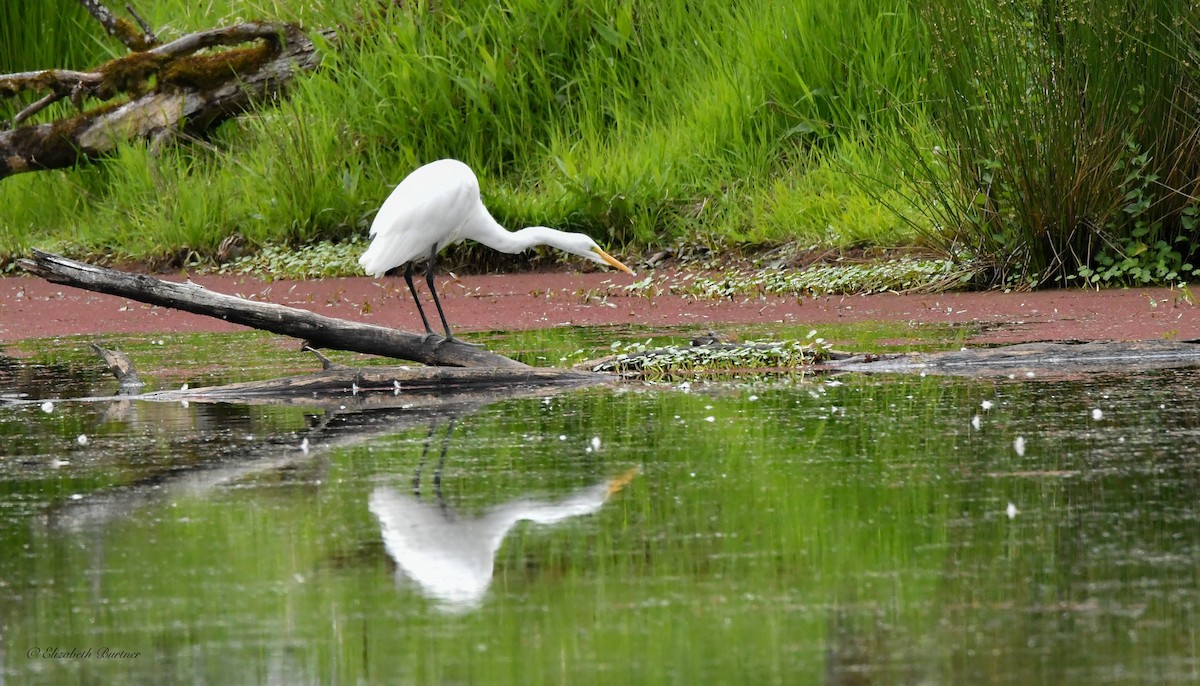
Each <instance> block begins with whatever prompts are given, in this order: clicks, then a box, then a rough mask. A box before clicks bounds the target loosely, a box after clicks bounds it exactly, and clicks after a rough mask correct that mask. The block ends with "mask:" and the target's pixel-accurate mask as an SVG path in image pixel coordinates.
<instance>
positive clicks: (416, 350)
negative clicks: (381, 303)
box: [20, 250, 567, 372]
mask: <svg viewBox="0 0 1200 686" xmlns="http://www.w3.org/2000/svg"><path fill="white" fill-rule="evenodd" d="M20 265H21V266H22V267H23V268H25V269H26V270H28V271H29V272H31V273H33V274H34V275H36V276H40V277H42V278H44V279H46V280H47V281H51V282H53V283H61V284H66V285H68V286H74V287H76V288H83V289H86V290H89V291H96V292H99V293H108V294H110V295H118V296H121V297H125V298H130V299H133V300H137V301H138V302H144V303H149V304H151V305H161V306H163V307H171V308H174V309H177V310H184V311H185V312H192V313H195V314H202V315H206V316H209V317H216V318H218V319H224V320H225V321H230V322H233V323H235V324H242V325H244V326H249V327H253V328H256V329H262V330H264V331H271V332H273V333H278V334H283V335H285V336H292V337H294V338H299V339H301V340H303V341H306V342H307V343H308V344H309V345H311V346H313V347H321V348H335V349H337V350H352V351H354V352H360V353H367V354H369V355H382V356H384V357H394V358H397V359H402V360H412V361H414V362H420V363H422V364H428V365H435V366H449V367H489V368H510V369H511V368H514V367H516V368H522V369H524V368H528V367H527V365H524V364H522V363H520V362H517V361H516V360H512V359H509V358H507V357H504V356H503V355H497V354H495V353H492V352H488V351H486V350H483V349H482V348H475V347H472V346H469V345H463V344H461V343H445V344H442V339H441V338H439V337H436V336H435V337H432V338H426V337H425V336H423V335H420V334H415V333H409V332H407V331H399V330H396V329H388V328H385V327H382V326H373V325H371V324H362V323H359V322H351V321H346V320H344V319H335V318H333V317H325V316H322V315H319V314H315V313H313V312H309V311H308V310H301V309H298V308H294V307H285V306H283V305H276V304H274V303H261V302H255V301H253V300H246V299H244V298H238V297H236V296H232V295H225V294H224V293H217V292H215V291H210V290H208V289H207V288H204V287H203V286H200V285H197V284H194V283H191V282H188V283H177V282H174V281H164V280H162V279H156V278H154V277H151V276H147V275H145V274H130V273H128V272H121V271H117V270H115V269H107V268H105V267H97V266H95V265H90V264H85V263H83V262H76V261H75V260H69V259H67V258H65V257H60V256H58V255H52V254H50V253H47V252H42V251H40V250H35V251H34V253H33V259H29V260H21V261H20ZM561 371H564V372H566V371H567V370H561Z"/></svg>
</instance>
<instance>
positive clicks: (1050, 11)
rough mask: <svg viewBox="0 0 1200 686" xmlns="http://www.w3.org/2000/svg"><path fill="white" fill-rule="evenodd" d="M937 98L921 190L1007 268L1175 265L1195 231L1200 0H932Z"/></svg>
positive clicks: (956, 240) (1151, 275)
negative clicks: (938, 144) (934, 139)
mask: <svg viewBox="0 0 1200 686" xmlns="http://www.w3.org/2000/svg"><path fill="white" fill-rule="evenodd" d="M917 4H918V5H919V6H920V11H921V15H922V17H923V18H924V19H925V21H926V23H927V25H928V27H929V31H930V36H931V55H932V60H933V65H934V69H933V71H932V75H931V79H930V82H929V90H930V97H931V101H932V107H931V110H930V111H931V112H932V114H933V115H934V118H935V121H936V123H937V125H938V127H939V131H940V132H941V133H942V134H943V135H944V137H945V139H946V140H947V141H948V143H947V144H945V147H944V149H941V150H939V151H937V152H936V154H935V153H934V151H932V150H931V149H930V148H927V147H923V146H912V148H913V152H914V153H915V154H914V155H913V156H912V159H913V160H914V165H913V171H914V172H915V177H914V178H915V179H916V180H917V184H916V185H914V188H916V189H917V191H918V192H917V195H918V196H919V197H920V198H921V199H920V201H919V202H918V204H919V205H921V206H923V207H925V208H926V209H927V212H928V214H929V215H930V216H931V217H932V219H933V221H932V222H931V223H932V224H933V225H935V226H937V227H938V228H939V230H940V231H941V233H938V234H936V237H937V238H939V239H941V240H944V241H945V243H946V245H947V248H948V249H950V250H965V251H967V252H969V253H972V254H974V255H976V256H978V257H981V258H983V259H986V260H990V261H992V263H993V265H994V267H995V270H994V272H995V275H996V277H997V279H1000V280H1007V281H1008V282H1010V283H1014V282H1015V283H1028V284H1036V283H1044V282H1051V281H1061V280H1067V281H1069V280H1070V279H1072V278H1080V279H1082V280H1084V281H1086V282H1089V283H1106V282H1124V283H1129V282H1135V283H1136V282H1149V281H1177V280H1180V279H1183V278H1186V277H1187V276H1190V275H1191V272H1192V268H1191V264H1189V263H1187V262H1186V260H1187V259H1188V258H1189V256H1190V255H1191V254H1192V253H1193V252H1194V251H1195V249H1196V247H1197V243H1196V239H1197V237H1198V236H1197V208H1196V202H1195V198H1196V183H1197V178H1198V172H1200V147H1198V145H1200V139H1198V138H1197V124H1198V123H1200V122H1198V121H1197V117H1196V113H1197V108H1196V106H1197V103H1196V96H1197V93H1198V92H1200V91H1198V90H1197V76H1196V70H1195V66H1194V65H1195V63H1196V62H1195V59H1196V48H1197V41H1196V38H1195V35H1196V27H1197V26H1198V25H1200V24H1198V23H1197V21H1196V20H1197V14H1196V13H1197V10H1196V9H1195V7H1194V6H1192V5H1189V4H1188V3H1177V2H1168V1H1165V0H1152V1H1151V2H1145V3H1125V2H1121V1H1119V0H1068V1H1065V2H1057V3H1044V4H1027V3H1008V2H998V1H997V0H965V1H963V2H948V1H945V0H920V2H918V3H917Z"/></svg>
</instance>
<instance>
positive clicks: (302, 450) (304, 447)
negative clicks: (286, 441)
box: [300, 438, 308, 455]
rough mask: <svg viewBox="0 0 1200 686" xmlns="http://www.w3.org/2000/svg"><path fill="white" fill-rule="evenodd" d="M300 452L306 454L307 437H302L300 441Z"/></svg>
mask: <svg viewBox="0 0 1200 686" xmlns="http://www.w3.org/2000/svg"><path fill="white" fill-rule="evenodd" d="M300 452H302V453H304V454H305V455H307V454H308V439H307V438H306V439H304V440H303V441H300Z"/></svg>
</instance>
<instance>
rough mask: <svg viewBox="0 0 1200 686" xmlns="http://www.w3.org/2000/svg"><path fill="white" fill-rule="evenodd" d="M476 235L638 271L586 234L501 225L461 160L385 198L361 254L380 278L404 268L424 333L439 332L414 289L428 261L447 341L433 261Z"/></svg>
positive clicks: (425, 171) (489, 242)
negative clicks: (420, 266)
mask: <svg viewBox="0 0 1200 686" xmlns="http://www.w3.org/2000/svg"><path fill="white" fill-rule="evenodd" d="M467 238H469V239H471V240H473V241H477V242H479V243H483V244H484V245H486V246H488V247H489V248H492V249H493V250H499V251H500V252H505V253H518V252H521V251H522V250H525V249H527V248H531V247H533V246H535V245H549V246H551V247H554V248H558V249H559V250H563V251H565V252H569V253H571V254H573V255H579V256H580V257H584V258H586V259H589V260H591V261H593V262H599V263H601V264H608V265H611V266H613V267H616V268H617V269H620V270H621V271H623V272H625V273H627V274H633V273H634V272H633V270H632V269H630V268H629V267H626V266H625V265H623V264H621V262H620V261H619V260H617V259H616V258H615V257H613V256H612V255H609V254H608V253H606V252H604V250H603V249H601V248H600V246H599V245H596V241H594V240H592V239H591V238H590V237H589V236H587V235H586V234H582V233H567V232H565V231H558V230H557V229H550V228H547V227H545V226H530V227H528V228H524V229H521V230H520V231H509V230H507V229H505V228H504V227H503V226H500V224H499V223H497V222H496V220H495V219H493V218H492V215H491V214H490V213H488V211H487V208H486V207H484V205H483V201H482V200H481V199H480V197H479V180H478V179H476V178H475V173H474V172H473V171H471V168H470V167H468V166H467V165H465V164H463V163H462V162H459V161H458V160H438V161H436V162H430V163H429V164H426V165H425V166H423V167H420V168H418V169H417V170H416V171H414V172H413V173H411V174H409V175H408V176H407V177H405V178H404V180H403V181H401V182H400V185H398V186H396V189H395V190H394V191H392V194H391V195H389V196H388V198H387V200H385V201H384V203H383V206H382V207H380V208H379V213H378V214H376V215H375V221H373V222H372V223H371V245H370V246H369V247H368V248H367V250H366V252H364V253H363V254H362V256H361V257H359V258H358V263H359V265H361V266H362V268H363V271H365V272H366V273H368V274H370V275H371V276H374V277H375V278H379V277H381V276H383V275H384V274H386V273H387V272H389V271H391V270H393V269H396V268H397V267H402V266H403V267H405V270H404V281H405V282H406V283H407V284H408V290H409V292H411V293H412V297H413V300H414V301H416V303H417V312H418V313H420V315H421V323H422V324H424V325H425V337H426V338H428V337H430V336H433V335H435V334H434V333H433V329H431V328H429V320H428V319H427V318H426V317H425V310H424V309H423V308H422V307H421V301H420V299H418V298H417V291H416V289H415V288H414V287H413V281H412V274H413V262H415V261H417V260H421V259H428V261H429V266H428V268H427V269H426V270H425V283H426V284H428V286H429V294H430V295H431V296H432V297H433V304H434V305H435V306H436V307H437V311H438V316H439V317H441V319H442V327H443V328H445V330H446V340H448V341H454V340H457V339H455V338H454V336H453V335H451V333H450V325H449V324H447V323H446V314H445V313H444V312H443V311H442V303H441V302H440V301H439V300H438V294H437V290H436V289H435V288H434V286H433V272H434V259H435V258H436V257H437V254H438V251H439V250H441V249H442V248H445V247H446V246H448V245H452V244H455V243H460V242H461V241H463V240H464V239H467Z"/></svg>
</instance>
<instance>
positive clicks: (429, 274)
mask: <svg viewBox="0 0 1200 686" xmlns="http://www.w3.org/2000/svg"><path fill="white" fill-rule="evenodd" d="M437 249H438V247H437V244H436V243H435V244H434V245H433V249H432V250H430V251H429V267H428V268H427V269H426V270H425V283H427V284H429V294H430V295H432V296H433V305H434V307H436V308H437V311H438V316H439V317H441V318H442V328H443V329H445V330H446V340H448V341H452V340H454V335H453V334H451V333H450V325H449V324H447V323H446V313H445V312H443V311H442V302H441V301H440V300H438V294H437V289H436V288H434V286H433V270H434V266H435V265H434V260H435V259H437Z"/></svg>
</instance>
